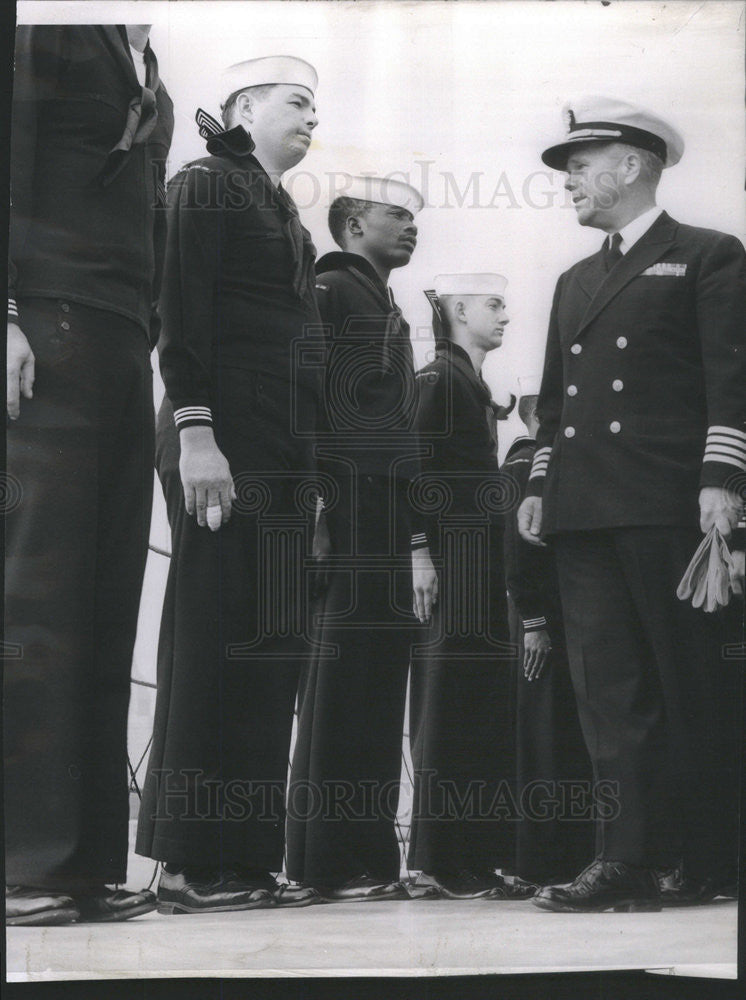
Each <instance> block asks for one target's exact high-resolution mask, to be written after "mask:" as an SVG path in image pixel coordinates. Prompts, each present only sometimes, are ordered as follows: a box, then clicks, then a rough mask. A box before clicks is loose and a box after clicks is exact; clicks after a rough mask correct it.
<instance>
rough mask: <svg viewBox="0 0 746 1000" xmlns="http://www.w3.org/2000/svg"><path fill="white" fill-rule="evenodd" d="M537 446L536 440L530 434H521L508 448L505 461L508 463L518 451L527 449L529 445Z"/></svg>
mask: <svg viewBox="0 0 746 1000" xmlns="http://www.w3.org/2000/svg"><path fill="white" fill-rule="evenodd" d="M535 444H536V438H532V437H531V436H530V435H529V434H519V435H518V437H517V438H515V439H514V440H513V442H512V444H511V445H510V447H509V448H508V450H507V452H506V454H505V459H504V461H506V462H507V461H508V459H509V458H512V456H513V455H515V453H516V452H517V451H520V450H521V448H526V447H528V446H529V445H535Z"/></svg>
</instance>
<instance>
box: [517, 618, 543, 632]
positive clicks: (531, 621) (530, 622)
mask: <svg viewBox="0 0 746 1000" xmlns="http://www.w3.org/2000/svg"><path fill="white" fill-rule="evenodd" d="M546 624H547V620H546V618H544V617H542V618H524V619H523V627H524V629H529V628H545V627H546Z"/></svg>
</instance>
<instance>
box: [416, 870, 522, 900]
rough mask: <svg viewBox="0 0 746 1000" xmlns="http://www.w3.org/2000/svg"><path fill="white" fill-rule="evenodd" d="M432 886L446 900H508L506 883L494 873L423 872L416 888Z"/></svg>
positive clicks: (464, 871) (463, 871)
mask: <svg viewBox="0 0 746 1000" xmlns="http://www.w3.org/2000/svg"><path fill="white" fill-rule="evenodd" d="M418 886H432V887H433V888H435V889H436V890H437V892H438V894H439V895H440V896H442V897H443V898H444V899H507V898H508V894H507V892H506V891H505V881H504V880H503V878H502V877H501V876H500V875H496V874H495V873H494V872H490V871H486V872H474V871H471V869H469V868H462V869H461V870H460V871H458V872H455V873H451V872H422V873H421V874H420V875H419V876H418V877H417V881H416V882H415V887H418Z"/></svg>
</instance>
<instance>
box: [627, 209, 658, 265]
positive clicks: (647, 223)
mask: <svg viewBox="0 0 746 1000" xmlns="http://www.w3.org/2000/svg"><path fill="white" fill-rule="evenodd" d="M662 214H663V209H662V208H660V207H659V206H658V205H653V207H652V208H649V209H648V210H647V212H643V213H642V215H638V216H637V218H636V219H633V220H632V221H631V222H628V223H627V225H626V226H623V227H622V228H621V229H620V230H619V235H620V236H621V237H622V243H621V246H620V247H619V249H620V250H621V251H622V253H623V254H624V253H627V252H628V251H629V250H631V249H632V247H633V246H634V245H635V243H637V241H638V240H640V239H642V237H643V236H644V235H645V233H646V232H647V231H648V229H650V227H651V226H652V225H653V223H654V222H655V221H656V219H658V218H659V217H660V216H661V215H662Z"/></svg>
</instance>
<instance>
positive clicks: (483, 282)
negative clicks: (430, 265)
mask: <svg viewBox="0 0 746 1000" xmlns="http://www.w3.org/2000/svg"><path fill="white" fill-rule="evenodd" d="M433 284H434V285H435V294H436V295H437V296H438V298H441V297H442V296H444V295H496V296H499V297H500V298H503V296H504V295H505V288H506V286H507V284H508V279H507V278H503V276H502V275H501V274H436V276H435V279H434V282H433Z"/></svg>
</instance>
